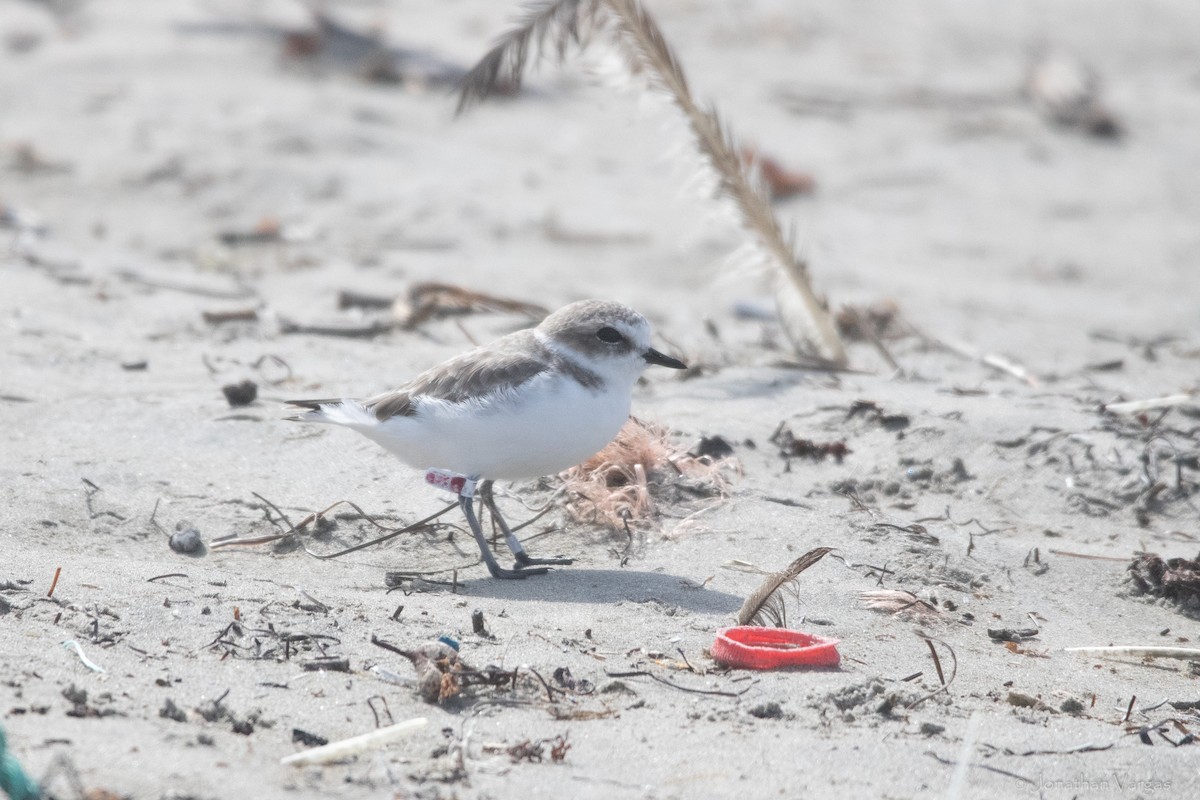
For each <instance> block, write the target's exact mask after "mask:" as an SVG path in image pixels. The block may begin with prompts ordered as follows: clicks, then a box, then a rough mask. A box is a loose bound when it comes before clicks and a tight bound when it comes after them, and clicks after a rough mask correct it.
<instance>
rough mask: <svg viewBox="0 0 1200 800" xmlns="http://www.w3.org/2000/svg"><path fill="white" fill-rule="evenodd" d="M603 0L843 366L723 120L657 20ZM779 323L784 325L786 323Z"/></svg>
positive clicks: (630, 1)
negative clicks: (693, 85)
mask: <svg viewBox="0 0 1200 800" xmlns="http://www.w3.org/2000/svg"><path fill="white" fill-rule="evenodd" d="M604 1H605V4H606V5H607V6H608V7H609V8H610V9H611V10H612V12H613V14H614V16H615V18H616V22H617V27H618V30H620V32H621V33H622V34H623V35H624V36H625V37H626V38H627V40H628V41H629V42H631V43H632V44H633V48H632V50H633V52H631V53H630V54H629V55H630V58H631V60H632V61H633V62H634V63H637V64H641V65H644V66H645V67H647V68H649V69H650V70H652V71H653V73H654V76H655V78H656V79H657V80H658V82H659V83H660V84H661V85H662V86H663V88H665V89H666V90H667V91H668V93H669V94H670V95H671V99H672V100H673V101H674V102H675V104H676V105H677V106H679V109H680V110H681V111H682V112H683V114H684V116H685V117H687V121H688V125H689V126H691V129H692V133H693V134H695V136H696V142H697V144H698V145H699V147H700V151H701V152H702V153H703V154H704V156H705V157H706V158H707V159H708V160H709V162H710V163H711V165H712V167H713V169H714V170H715V171H716V173H717V176H718V177H719V179H720V182H721V190H722V191H723V192H724V193H726V194H728V195H729V196H730V197H731V198H733V200H734V202H735V203H736V204H737V207H738V210H739V212H740V213H741V216H742V222H743V224H745V226H746V227H747V228H749V229H750V230H751V231H753V232H754V233H755V234H756V235H757V236H758V238H759V241H760V242H761V244H762V245H763V246H764V247H765V248H766V249H767V252H768V253H769V254H770V255H771V258H772V260H773V261H774V262H775V264H776V265H778V267H779V268H780V269H781V270H782V271H783V273H784V274H785V275H786V276H787V277H788V279H789V280H790V281H791V283H792V285H793V286H794V287H795V289H796V291H797V293H798V294H799V295H800V300H801V303H802V304H803V305H804V309H805V311H806V312H807V313H808V315H809V318H810V319H811V321H812V323H813V326H814V328H815V330H816V333H817V339H818V341H817V343H816V344H817V346H818V348H819V349H820V350H821V352H822V355H824V357H825V358H827V359H829V360H830V361H832V362H833V363H835V364H837V365H839V366H845V365H846V363H847V357H846V349H845V347H844V346H843V345H842V340H841V337H840V336H839V335H838V332H837V328H836V327H835V326H834V324H833V319H832V318H831V316H830V314H829V310H828V309H827V308H825V306H824V304H823V303H822V302H821V301H820V300H819V299H818V298H817V295H816V293H815V292H814V291H813V289H812V285H811V283H810V282H809V277H808V265H807V264H805V263H804V261H802V260H801V259H800V258H799V257H797V255H796V252H795V249H794V248H793V247H792V245H790V244H789V243H788V241H787V239H786V237H785V236H784V233H783V230H782V228H781V227H780V225H779V219H778V218H777V217H776V216H775V212H774V211H773V210H772V209H771V201H770V200H769V199H768V197H767V195H766V193H765V192H764V191H763V190H762V189H761V188H759V187H757V186H755V184H754V183H753V182H752V181H751V180H750V178H749V176H748V174H747V171H746V165H745V163H744V162H743V161H742V159H741V157H740V156H739V154H738V149H737V147H735V146H734V144H733V141H732V136H731V135H730V133H729V129H728V128H727V127H726V126H725V125H723V124H722V122H721V119H720V117H718V116H717V112H716V110H715V109H714V108H713V107H711V106H710V107H709V108H707V109H703V108H701V107H700V106H699V105H698V104H697V102H696V100H695V98H693V97H692V94H691V90H690V89H689V88H688V85H687V79H686V78H685V77H684V74H683V69H682V67H680V65H679V62H678V61H677V60H676V58H675V54H674V52H672V50H671V47H670V45H668V44H667V40H666V39H665V38H664V37H663V35H662V31H661V30H659V27H658V23H656V22H655V21H654V18H653V17H651V16H650V14H649V12H647V11H646V9H645V8H644V7H643V6H642V5H641V3H639V2H637V0H604ZM784 327H785V329H786V328H787V326H786V325H785V326H784ZM794 344H799V343H794ZM798 349H799V348H798Z"/></svg>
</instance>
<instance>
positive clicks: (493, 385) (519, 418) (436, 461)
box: [288, 300, 686, 578]
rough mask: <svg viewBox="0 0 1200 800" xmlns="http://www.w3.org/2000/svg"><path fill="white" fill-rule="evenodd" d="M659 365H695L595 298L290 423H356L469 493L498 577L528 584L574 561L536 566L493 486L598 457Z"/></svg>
mask: <svg viewBox="0 0 1200 800" xmlns="http://www.w3.org/2000/svg"><path fill="white" fill-rule="evenodd" d="M650 364H657V365H659V366H663V367H670V368H672V369H683V368H684V367H685V366H686V365H685V364H684V363H683V362H682V361H680V360H678V359H676V358H671V357H670V356H667V355H663V354H662V353H660V352H658V351H657V350H655V349H654V348H652V347H651V346H650V323H648V322H647V321H646V318H645V317H643V316H642V315H641V314H638V313H637V312H635V311H633V310H632V309H630V308H627V307H625V306H623V305H621V304H620V303H612V302H605V301H601V300H584V301H582V302H579V303H572V304H571V305H569V306H566V307H565V308H562V309H560V310H558V311H556V312H555V313H553V314H551V315H550V316H548V317H546V319H545V320H544V321H543V322H542V324H540V325H538V326H537V327H536V328H530V329H527V330H522V331H517V332H516V333H511V334H509V335H508V336H505V337H503V338H500V339H497V340H496V341H494V342H492V343H491V344H488V345H484V346H483V347H479V348H476V349H475V350H472V351H470V352H468V353H464V354H462V355H460V356H457V357H455V358H452V359H450V360H449V361H446V362H443V363H442V364H439V365H438V366H436V367H433V368H432V369H430V370H427V371H425V372H423V373H421V374H420V375H418V376H417V377H416V378H413V379H412V380H411V381H409V382H408V383H406V384H404V385H403V386H401V387H400V388H399V389H396V390H395V391H391V392H387V393H385V394H381V395H378V396H376V397H372V398H370V399H367V400H353V399H334V400H292V401H290V404H291V405H294V406H299V407H301V408H307V409H309V410H308V411H307V412H306V413H304V414H298V415H296V416H294V417H289V418H288V419H292V420H298V421H301V422H331V423H334V424H337V425H345V426H346V427H348V428H353V429H354V430H356V431H358V432H359V433H361V434H363V435H364V436H366V437H367V438H369V439H371V440H372V441H374V442H375V443H376V444H379V445H381V446H383V447H384V448H386V449H387V450H389V451H391V452H392V453H393V454H395V455H396V456H398V457H399V458H400V460H401V461H403V462H404V463H406V464H408V465H409V466H413V467H417V468H419V469H428V470H430V472H429V473H427V475H426V479H427V480H429V481H430V482H431V483H440V484H441V485H443V486H445V487H447V488H451V489H452V490H453V491H456V492H457V493H458V497H459V505H460V506H461V508H462V510H463V513H464V514H465V515H466V517H467V523H468V524H469V525H470V526H471V533H472V534H473V535H474V536H475V541H476V543H478V545H479V550H480V552H482V553H483V560H484V561H485V562H486V563H487V567H488V569H489V570H490V571H491V573H492V575H494V576H496V577H497V578H523V577H525V576H526V575H536V574H541V573H544V572H546V569H545V568H544V567H543V568H540V569H530V568H529V567H531V566H534V565H539V564H570V563H571V560H570V559H566V558H552V559H539V558H531V557H530V556H529V555H528V554H527V553H526V552H525V549H524V547H522V545H521V543H520V541H519V540H518V539H517V537H516V536H514V535H513V533H512V531H510V530H509V527H508V525H507V524H505V522H504V519H503V518H502V517H501V516H500V514H499V512H498V511H497V510H496V505H495V501H494V500H493V498H492V481H493V480H497V479H499V480H516V479H521V478H536V477H540V476H542V475H549V474H552V473H555V472H559V471H561V470H564V469H566V468H568V467H572V466H574V465H576V464H578V463H580V462H582V461H584V460H585V459H587V458H588V457H589V456H591V455H593V454H594V453H596V452H598V451H599V450H600V449H602V448H603V447H604V446H605V445H606V444H608V443H609V442H610V441H611V440H612V438H613V437H614V436H616V435H617V432H618V431H619V430H620V429H621V426H622V425H624V424H625V420H626V419H628V418H629V406H630V399H631V398H630V395H631V392H632V390H633V385H634V383H636V382H637V379H638V376H640V375H641V374H642V370H644V369H645V368H646V366H648V365H650ZM443 471H448V472H449V473H450V474H449V475H447V473H446V472H443ZM439 476H440V477H439ZM476 481H482V482H481V483H480V484H479V495H480V497H481V498H482V500H483V502H484V504H485V505H486V506H487V507H488V510H489V511H491V513H492V515H493V517H494V518H495V520H496V522H497V523H498V524H499V526H500V530H501V531H502V532H503V533H504V539H505V542H506V543H507V544H508V547H509V549H510V550H512V552H513V556H515V558H516V564H515V565H514V567H515V568H514V569H511V570H508V569H503V568H502V567H501V566H500V565H499V564H497V563H496V559H495V557H494V556H493V555H492V552H491V550H490V549H489V548H488V544H487V541H486V539H485V538H484V536H483V530H482V528H481V527H480V525H479V520H478V519H477V518H476V515H475V509H474V505H473V504H474V486H475V482H476Z"/></svg>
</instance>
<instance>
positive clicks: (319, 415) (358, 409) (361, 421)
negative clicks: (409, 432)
mask: <svg viewBox="0 0 1200 800" xmlns="http://www.w3.org/2000/svg"><path fill="white" fill-rule="evenodd" d="M287 403H288V405H289V406H294V407H296V408H303V409H307V411H305V412H304V413H303V414H293V415H292V416H290V417H284V419H287V420H290V421H292V422H329V423H332V424H334V425H352V426H359V425H374V424H375V423H377V422H378V420H377V419H375V415H374V414H372V413H371V412H370V411H369V410H367V409H366V408H365V407H364V406H363V404H362V403H360V402H359V401H357V400H345V399H342V398H334V399H330V400H288V401H287Z"/></svg>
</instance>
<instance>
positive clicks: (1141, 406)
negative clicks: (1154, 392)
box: [1100, 394, 1195, 414]
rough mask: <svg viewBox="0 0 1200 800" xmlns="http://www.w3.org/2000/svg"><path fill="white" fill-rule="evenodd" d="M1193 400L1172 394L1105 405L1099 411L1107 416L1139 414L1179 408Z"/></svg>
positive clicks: (1189, 396) (1183, 395) (1190, 396)
mask: <svg viewBox="0 0 1200 800" xmlns="http://www.w3.org/2000/svg"><path fill="white" fill-rule="evenodd" d="M1193 399H1195V396H1194V395H1191V394H1173V395H1169V396H1167V397H1155V398H1153V399H1150V400H1130V401H1128V402H1124V403H1105V404H1103V405H1101V406H1100V410H1101V411H1104V412H1107V413H1109V414H1140V413H1142V412H1143V411H1153V410H1154V409H1157V408H1172V407H1174V406H1181V405H1183V404H1184V403H1188V402H1190V401H1191V400H1193Z"/></svg>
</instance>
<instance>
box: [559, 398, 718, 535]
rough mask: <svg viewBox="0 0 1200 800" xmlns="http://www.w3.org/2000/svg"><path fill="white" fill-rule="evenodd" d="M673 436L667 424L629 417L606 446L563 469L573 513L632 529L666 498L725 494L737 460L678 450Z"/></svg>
mask: <svg viewBox="0 0 1200 800" xmlns="http://www.w3.org/2000/svg"><path fill="white" fill-rule="evenodd" d="M669 438H670V432H669V431H668V429H667V428H664V427H662V426H659V425H655V424H653V423H648V422H643V421H641V420H639V419H636V418H634V417H630V419H629V421H628V422H627V423H625V426H624V427H623V428H621V431H620V432H619V433H618V434H617V437H616V438H615V439H614V440H613V441H612V442H610V443H609V444H608V446H607V447H605V448H604V449H603V450H601V451H600V452H599V453H597V454H596V455H594V456H592V457H591V458H590V459H588V460H587V461H585V462H584V463H583V464H581V465H579V466H577V467H572V468H571V469H569V470H567V471H566V472H564V473H563V485H564V488H565V489H566V492H567V511H568V513H569V514H570V515H571V517H572V518H573V519H575V520H579V521H584V522H589V523H592V524H594V525H600V526H602V527H607V528H610V529H612V530H615V531H620V530H626V531H628V529H629V526H630V525H636V524H638V523H646V522H649V521H650V520H652V519H654V518H655V517H656V515H657V514H658V506H659V504H661V503H673V502H678V501H680V500H684V499H694V498H697V497H699V498H724V497H725V494H726V492H727V491H728V486H729V480H728V478H727V477H726V476H725V471H726V469H737V467H738V465H737V463H736V461H735V460H733V459H729V458H723V459H713V458H711V457H709V456H692V455H688V454H687V453H682V452H679V451H677V450H675V449H673V448H672V446H671V444H670V441H669Z"/></svg>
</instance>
